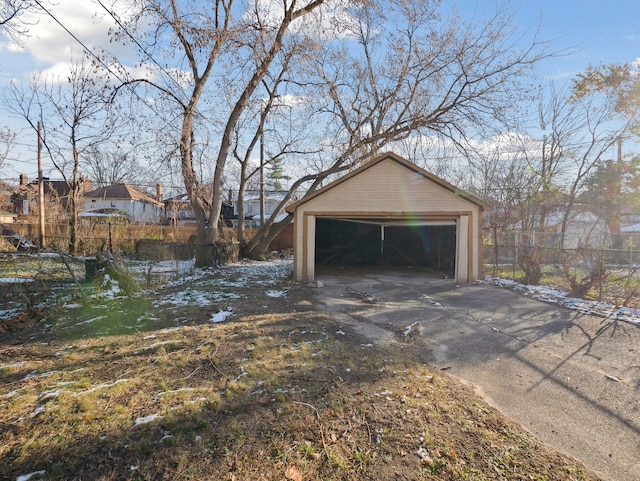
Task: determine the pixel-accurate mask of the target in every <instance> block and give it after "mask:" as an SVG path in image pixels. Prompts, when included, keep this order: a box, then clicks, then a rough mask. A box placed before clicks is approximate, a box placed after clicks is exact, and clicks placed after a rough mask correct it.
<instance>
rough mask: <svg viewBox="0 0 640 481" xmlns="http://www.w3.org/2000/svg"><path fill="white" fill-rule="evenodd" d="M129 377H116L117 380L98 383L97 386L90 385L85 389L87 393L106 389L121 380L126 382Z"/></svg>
mask: <svg viewBox="0 0 640 481" xmlns="http://www.w3.org/2000/svg"><path fill="white" fill-rule="evenodd" d="M128 380H129V379H118V380H117V381H114V382H112V383H111V384H98V385H97V386H94V387H92V388H91V389H89V390H88V391H86V392H87V393H91V392H95V391H98V390H100V389H106V388H108V387H113V386H115V385H117V384H120V383H121V382H127V381H128Z"/></svg>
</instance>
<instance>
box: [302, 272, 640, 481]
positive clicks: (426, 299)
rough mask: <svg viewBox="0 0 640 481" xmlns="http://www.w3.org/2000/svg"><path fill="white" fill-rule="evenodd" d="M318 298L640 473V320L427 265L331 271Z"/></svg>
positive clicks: (572, 449) (594, 462)
mask: <svg viewBox="0 0 640 481" xmlns="http://www.w3.org/2000/svg"><path fill="white" fill-rule="evenodd" d="M317 280H318V281H319V282H320V285H322V287H319V288H318V289H314V295H315V297H316V301H317V305H318V307H319V308H320V309H321V310H323V311H324V312H326V313H327V314H330V315H331V316H332V317H334V319H336V320H337V321H338V322H341V323H344V324H345V325H348V326H350V327H352V328H354V329H355V330H356V331H358V332H359V333H361V334H363V335H365V336H367V337H368V338H369V339H370V340H371V341H372V342H376V343H380V344H384V345H398V346H401V345H403V344H404V343H417V344H416V345H417V346H418V348H419V349H418V350H419V352H420V353H421V354H420V357H421V360H422V361H423V362H425V363H427V364H429V365H432V366H434V367H436V368H440V369H446V370H447V373H448V374H452V375H453V376H455V377H457V378H459V379H460V380H462V381H463V382H466V383H468V384H471V385H472V386H474V387H475V388H476V389H477V391H478V392H479V393H480V394H481V395H483V396H484V397H485V399H487V401H488V402H489V403H491V404H492V405H493V406H495V407H496V408H498V409H499V410H500V411H502V412H503V413H504V414H505V415H506V416H508V417H509V418H511V419H513V420H515V421H517V422H519V423H520V424H522V426H523V427H525V428H526V429H528V430H529V431H531V432H532V433H534V434H535V435H536V436H537V437H538V438H539V439H541V440H543V441H545V442H547V443H549V444H551V445H553V446H554V447H556V448H557V449H559V450H561V451H563V452H565V453H567V454H569V455H571V456H573V457H575V458H577V459H579V460H580V461H582V462H583V463H584V464H585V465H586V466H588V467H589V468H590V469H592V470H593V471H595V472H596V473H598V474H599V475H600V476H601V477H602V478H603V479H605V480H612V481H630V480H640V328H639V327H638V326H634V325H632V324H629V323H624V322H620V321H615V320H612V319H603V318H601V317H594V316H588V315H584V314H580V313H577V312H575V311H570V310H568V309H564V308H561V307H557V306H553V305H549V304H545V303H543V302H540V301H536V300H533V299H529V298H527V297H525V296H523V295H520V294H517V293H515V292H513V291H512V290H509V289H501V288H498V287H493V286H485V285H471V286H469V285H463V286H460V285H457V284H456V283H455V282H453V281H451V280H448V279H442V278H438V277H434V276H431V275H429V274H425V273H424V272H421V271H411V270H404V271H388V270H366V271H349V272H348V273H339V274H321V275H319V276H317Z"/></svg>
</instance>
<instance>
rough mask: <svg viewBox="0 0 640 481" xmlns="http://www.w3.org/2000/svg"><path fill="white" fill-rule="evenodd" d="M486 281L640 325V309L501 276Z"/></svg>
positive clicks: (579, 310)
mask: <svg viewBox="0 0 640 481" xmlns="http://www.w3.org/2000/svg"><path fill="white" fill-rule="evenodd" d="M484 283H485V284H491V285H494V286H498V287H504V288H509V289H513V290H514V291H519V292H522V293H524V295H526V296H531V297H532V298H533V299H537V300H540V301H543V302H547V303H549V304H556V305H558V306H562V307H566V308H567V309H571V310H574V311H578V312H581V313H583V314H590V315H593V316H601V317H607V318H612V319H616V320H618V321H624V322H629V323H631V324H637V325H640V309H630V308H628V307H617V306H614V305H612V304H609V303H606V302H598V301H588V300H585V299H576V298H574V297H567V293H566V292H563V291H559V290H556V289H552V288H550V287H546V286H531V285H525V284H519V283H517V282H515V281H511V280H509V279H502V278H500V277H491V276H486V277H485V279H484Z"/></svg>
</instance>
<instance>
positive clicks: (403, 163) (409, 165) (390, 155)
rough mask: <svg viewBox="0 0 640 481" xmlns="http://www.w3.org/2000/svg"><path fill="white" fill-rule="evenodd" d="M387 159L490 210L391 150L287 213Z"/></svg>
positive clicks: (290, 207) (309, 197) (475, 198)
mask: <svg viewBox="0 0 640 481" xmlns="http://www.w3.org/2000/svg"><path fill="white" fill-rule="evenodd" d="M387 160H391V161H393V162H396V163H398V164H400V165H401V166H403V167H405V168H407V169H409V170H411V171H413V172H415V173H417V174H419V175H421V176H423V177H424V178H426V179H427V180H429V181H431V182H433V183H435V184H436V185H438V186H440V187H442V188H443V189H445V190H448V191H450V192H452V193H454V194H456V195H458V196H460V197H461V198H463V199H465V200H467V201H469V202H471V203H472V204H475V205H477V206H478V207H480V208H481V209H482V210H490V209H491V206H490V205H489V204H487V203H486V202H484V201H482V200H480V199H478V198H477V197H474V196H473V195H471V194H469V193H468V192H465V191H463V190H461V189H459V188H458V187H456V186H454V185H452V184H450V183H448V182H447V181H445V180H443V179H441V178H440V177H437V176H435V175H433V174H432V173H430V172H427V171H426V170H424V169H422V168H420V167H418V166H417V165H415V164H414V163H412V162H409V161H408V160H406V159H404V158H402V157H400V156H398V155H396V154H394V153H392V152H386V153H384V154H381V155H380V156H378V157H376V158H374V159H373V160H370V161H369V162H367V163H366V164H364V165H362V166H361V167H359V168H357V169H356V170H353V171H351V172H349V173H348V174H346V175H344V176H342V177H340V178H339V179H337V180H335V181H333V182H331V183H330V184H328V185H325V186H324V187H322V188H321V189H318V190H316V191H315V192H312V193H311V194H308V195H306V196H304V197H303V198H302V199H300V200H299V201H297V202H294V203H293V204H290V205H289V206H287V208H286V210H287V212H289V213H293V211H295V210H296V209H297V208H298V207H299V206H301V205H303V204H305V203H307V202H309V201H310V200H311V199H314V198H316V197H318V196H320V195H323V194H324V193H325V192H327V191H329V190H331V189H333V188H334V187H336V186H338V185H340V184H342V183H343V182H345V181H347V180H349V179H351V178H352V177H355V176H356V175H358V174H360V173H361V172H363V171H365V170H367V169H370V168H371V167H373V166H375V165H377V164H379V163H380V162H384V161H387Z"/></svg>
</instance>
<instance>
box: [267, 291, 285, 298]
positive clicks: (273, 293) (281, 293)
mask: <svg viewBox="0 0 640 481" xmlns="http://www.w3.org/2000/svg"><path fill="white" fill-rule="evenodd" d="M265 294H266V295H267V297H284V296H285V295H286V294H287V293H286V292H285V291H276V290H269V291H267V292H265Z"/></svg>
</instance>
